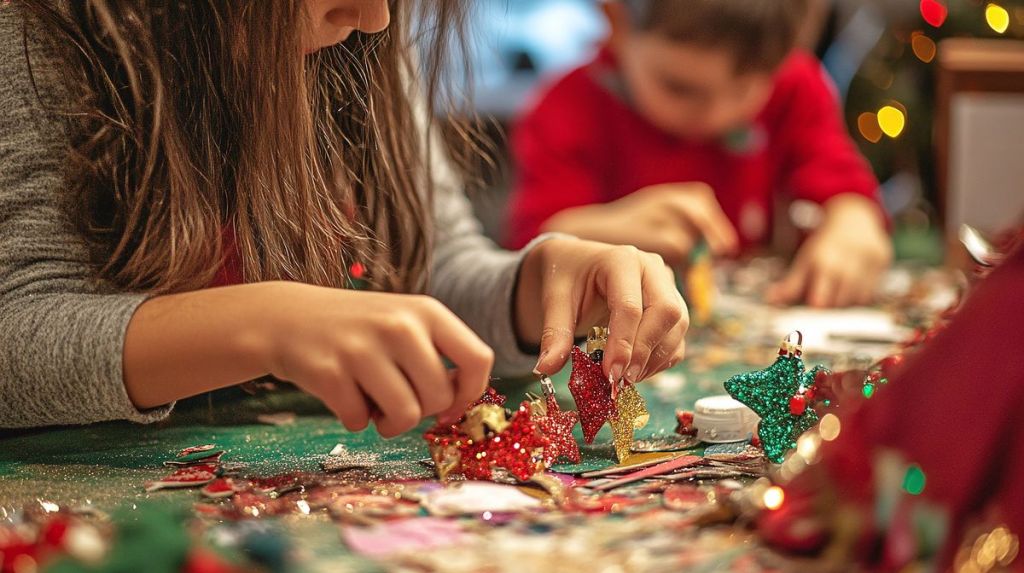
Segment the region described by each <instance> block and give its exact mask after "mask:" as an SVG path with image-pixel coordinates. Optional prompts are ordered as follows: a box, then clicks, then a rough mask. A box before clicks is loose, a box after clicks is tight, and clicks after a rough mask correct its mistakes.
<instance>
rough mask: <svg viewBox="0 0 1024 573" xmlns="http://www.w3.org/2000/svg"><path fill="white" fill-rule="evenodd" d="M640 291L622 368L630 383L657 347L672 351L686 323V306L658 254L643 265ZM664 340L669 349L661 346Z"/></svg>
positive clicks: (640, 371) (666, 351) (640, 378)
mask: <svg viewBox="0 0 1024 573" xmlns="http://www.w3.org/2000/svg"><path fill="white" fill-rule="evenodd" d="M643 292H644V312H643V317H642V318H641V320H640V326H639V328H638V329H637V335H636V342H635V343H634V344H633V353H632V355H631V356H630V359H629V365H628V366H627V367H626V381H627V382H629V383H630V384H636V383H637V382H639V381H640V380H642V379H643V374H644V372H645V370H646V368H647V364H648V362H649V361H650V360H651V359H652V355H653V354H654V353H655V352H656V351H657V350H659V349H661V351H662V352H663V353H665V354H667V353H668V352H669V351H671V350H674V349H675V347H676V345H677V344H678V342H679V340H680V339H681V338H682V337H683V334H684V333H685V332H686V328H687V326H688V325H689V320H688V317H687V314H686V305H685V303H684V302H683V298H682V296H681V295H680V294H679V291H678V290H677V289H676V287H675V281H674V280H673V278H672V273H671V271H670V270H669V269H668V267H666V266H665V265H664V263H663V262H662V261H661V259H660V258H659V257H653V258H652V262H651V263H649V264H648V265H646V266H645V268H644V273H643ZM666 343H667V344H669V345H670V348H668V349H664V348H663V345H664V344H666ZM665 357H666V356H660V357H655V360H656V361H658V362H660V361H663V360H664V359H665Z"/></svg>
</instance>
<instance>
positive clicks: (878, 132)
mask: <svg viewBox="0 0 1024 573" xmlns="http://www.w3.org/2000/svg"><path fill="white" fill-rule="evenodd" d="M857 128H858V129H859V130H860V134H861V135H862V136H863V137H864V139H866V140H868V141H870V142H871V143H878V142H879V141H882V135H883V134H882V128H881V127H879V126H878V116H877V115H875V114H873V113H871V112H864V113H862V114H860V117H858V118H857Z"/></svg>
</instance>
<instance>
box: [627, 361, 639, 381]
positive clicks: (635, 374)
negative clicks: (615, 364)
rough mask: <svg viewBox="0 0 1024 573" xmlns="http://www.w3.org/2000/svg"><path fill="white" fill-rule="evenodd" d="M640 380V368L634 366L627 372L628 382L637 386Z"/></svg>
mask: <svg viewBox="0 0 1024 573" xmlns="http://www.w3.org/2000/svg"><path fill="white" fill-rule="evenodd" d="M638 378H640V366H638V365H636V364H634V365H632V366H630V367H629V370H626V382H629V383H630V384H636V382H637V379H638Z"/></svg>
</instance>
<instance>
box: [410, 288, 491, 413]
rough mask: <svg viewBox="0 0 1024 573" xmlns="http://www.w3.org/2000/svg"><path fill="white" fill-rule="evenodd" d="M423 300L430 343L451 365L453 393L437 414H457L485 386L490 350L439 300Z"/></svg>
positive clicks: (462, 410) (474, 398) (488, 378)
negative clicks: (453, 372) (446, 404)
mask: <svg viewBox="0 0 1024 573" xmlns="http://www.w3.org/2000/svg"><path fill="white" fill-rule="evenodd" d="M424 304H425V309H424V310H425V313H426V320H427V324H428V326H429V329H430V336H431V338H432V339H433V343H434V346H436V347H437V350H438V351H440V353H441V355H442V356H444V357H446V358H447V359H448V360H450V361H451V362H452V364H454V365H455V381H454V382H455V387H454V389H453V392H454V395H453V396H452V399H451V400H450V401H449V406H448V409H447V410H445V411H443V412H442V413H440V414H439V415H438V417H439V418H441V419H444V418H448V417H451V416H453V415H461V414H462V413H463V412H464V411H465V409H466V406H468V405H469V404H470V403H472V402H473V401H474V400H476V399H477V398H479V397H480V396H481V395H482V394H483V393H484V390H486V389H487V384H488V381H489V380H490V377H491V369H492V368H493V367H494V351H493V350H491V349H490V347H488V346H487V345H486V344H484V342H483V341H482V340H480V337H478V336H477V335H476V333H474V332H473V331H472V330H471V329H470V328H469V327H468V326H466V324H465V323H464V322H462V321H461V320H459V319H458V318H456V316H455V315H454V314H452V312H451V311H450V310H448V308H447V307H445V306H444V305H443V304H441V303H440V302H437V301H436V300H434V299H425V303H424Z"/></svg>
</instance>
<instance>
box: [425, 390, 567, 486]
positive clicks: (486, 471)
mask: <svg viewBox="0 0 1024 573" xmlns="http://www.w3.org/2000/svg"><path fill="white" fill-rule="evenodd" d="M498 418H500V420H499V419H498ZM497 428H500V430H499V429H497ZM423 437H424V439H426V440H427V442H428V443H429V445H430V446H429V447H430V455H431V458H433V460H434V464H435V467H436V469H437V473H438V477H440V478H441V479H442V480H446V479H447V478H448V477H449V476H451V475H453V474H458V473H461V474H463V475H464V476H465V477H466V478H467V479H477V480H490V479H492V478H493V475H494V474H493V470H494V468H503V469H505V470H507V471H508V473H510V474H511V475H513V476H515V477H516V479H518V480H520V481H527V480H529V479H530V478H531V477H533V476H534V475H535V474H537V473H539V472H542V471H544V469H545V465H544V450H545V448H547V447H548V446H549V445H550V443H551V441H550V440H548V438H547V437H545V436H544V435H543V434H542V433H541V432H540V430H539V429H538V427H537V423H536V422H535V421H534V420H533V418H532V416H531V413H530V404H529V402H523V403H522V404H521V405H520V406H519V409H518V410H516V412H515V413H514V414H512V418H511V419H508V420H505V415H504V411H503V410H501V407H500V406H497V405H496V404H493V403H484V404H479V405H477V406H474V407H472V408H470V409H469V411H468V412H467V413H466V416H465V418H464V420H463V421H462V422H461V423H459V424H453V425H451V426H448V427H443V426H437V427H434V428H432V429H430V430H428V431H427V432H426V433H425V434H424V435H423Z"/></svg>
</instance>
